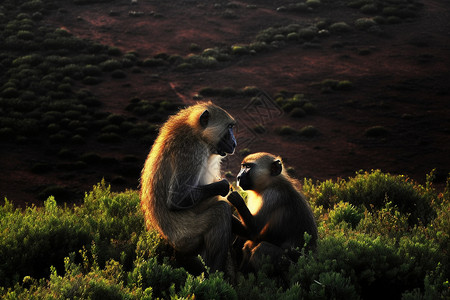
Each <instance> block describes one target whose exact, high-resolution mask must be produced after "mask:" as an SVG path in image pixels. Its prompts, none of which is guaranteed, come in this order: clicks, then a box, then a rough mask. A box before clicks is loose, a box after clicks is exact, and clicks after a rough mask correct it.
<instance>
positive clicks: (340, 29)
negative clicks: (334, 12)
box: [329, 22, 352, 33]
mask: <svg viewBox="0 0 450 300" xmlns="http://www.w3.org/2000/svg"><path fill="white" fill-rule="evenodd" d="M329 30H330V31H331V32H336V33H345V32H349V31H351V30H352V27H351V26H350V25H348V24H347V23H345V22H336V23H333V24H331V25H330V27H329Z"/></svg>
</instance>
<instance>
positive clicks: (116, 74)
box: [111, 70, 127, 79]
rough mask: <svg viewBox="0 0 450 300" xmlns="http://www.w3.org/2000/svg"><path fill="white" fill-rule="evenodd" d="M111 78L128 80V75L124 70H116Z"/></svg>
mask: <svg viewBox="0 0 450 300" xmlns="http://www.w3.org/2000/svg"><path fill="white" fill-rule="evenodd" d="M111 77H112V78H116V79H122V78H126V77H127V74H126V73H125V72H124V71H122V70H114V71H113V72H112V73H111Z"/></svg>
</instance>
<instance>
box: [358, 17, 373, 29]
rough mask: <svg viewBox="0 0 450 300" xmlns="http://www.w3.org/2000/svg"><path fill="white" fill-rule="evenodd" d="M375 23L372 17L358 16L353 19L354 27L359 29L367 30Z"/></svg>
mask: <svg viewBox="0 0 450 300" xmlns="http://www.w3.org/2000/svg"><path fill="white" fill-rule="evenodd" d="M376 24H377V23H376V22H375V21H374V20H373V19H372V18H359V19H357V20H356V21H355V27H356V28H357V29H360V30H367V29H369V28H371V27H373V26H375V25H376Z"/></svg>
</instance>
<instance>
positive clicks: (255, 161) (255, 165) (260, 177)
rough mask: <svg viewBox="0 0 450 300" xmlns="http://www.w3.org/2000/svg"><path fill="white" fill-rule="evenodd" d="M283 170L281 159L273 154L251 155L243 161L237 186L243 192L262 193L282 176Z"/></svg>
mask: <svg viewBox="0 0 450 300" xmlns="http://www.w3.org/2000/svg"><path fill="white" fill-rule="evenodd" d="M282 169H283V166H282V164H281V161H280V159H279V158H277V157H275V156H273V155H271V154H268V153H255V154H250V155H249V156H247V157H246V158H244V160H243V161H242V164H241V170H240V172H239V174H238V175H237V178H236V179H237V184H238V186H239V187H241V188H242V189H243V190H254V191H261V190H264V189H265V187H267V186H268V185H269V184H270V183H271V182H272V180H273V178H274V177H276V176H278V175H280V173H281V171H282Z"/></svg>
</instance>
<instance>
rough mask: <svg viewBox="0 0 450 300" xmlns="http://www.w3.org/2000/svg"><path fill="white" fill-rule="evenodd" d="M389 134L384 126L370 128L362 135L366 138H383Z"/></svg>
mask: <svg viewBox="0 0 450 300" xmlns="http://www.w3.org/2000/svg"><path fill="white" fill-rule="evenodd" d="M388 134H389V130H388V129H387V128H386V127H384V126H380V125H378V126H372V127H369V128H367V129H366V130H365V131H364V135H365V136H367V137H372V138H377V137H385V136H387V135H388Z"/></svg>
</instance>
